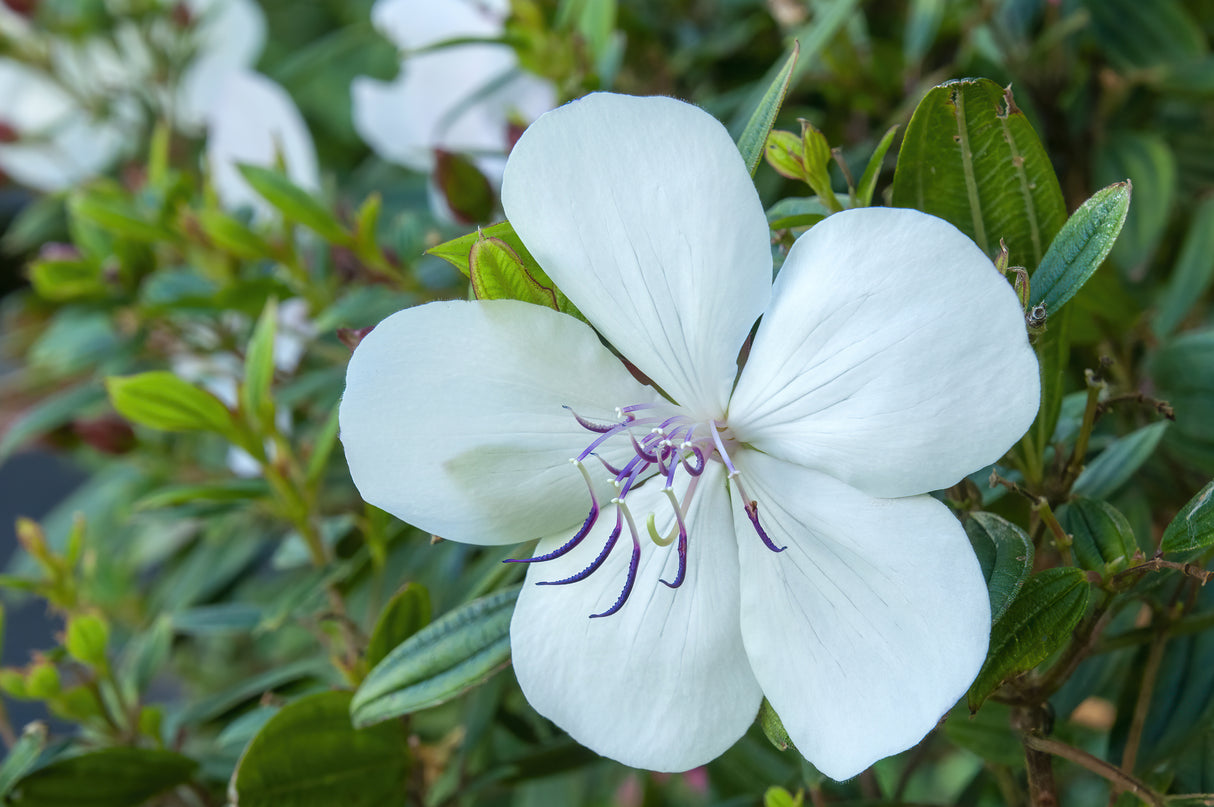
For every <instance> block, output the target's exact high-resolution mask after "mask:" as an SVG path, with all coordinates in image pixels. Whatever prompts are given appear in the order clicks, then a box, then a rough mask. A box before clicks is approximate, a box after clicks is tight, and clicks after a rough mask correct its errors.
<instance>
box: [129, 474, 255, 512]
mask: <svg viewBox="0 0 1214 807" xmlns="http://www.w3.org/2000/svg"><path fill="white" fill-rule="evenodd" d="M269 495H270V486H269V485H267V484H266V481H265V480H264V479H225V480H222V481H218V482H206V483H202V484H197V485H171V486H169V487H166V488H161V489H160V490H157V491H156V492H155V493H149V494H148V495H147V496H144V497H143V498H142V499H139V500H138V501H136V502H135V504H134V505H133V507H134V509H135V510H136V511H140V510H156V509H159V508H161V507H177V506H178V505H182V504H191V503H193V502H198V501H204V502H236V501H247V500H249V499H260V498H261V497H263V496H269Z"/></svg>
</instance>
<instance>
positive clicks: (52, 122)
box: [0, 59, 133, 192]
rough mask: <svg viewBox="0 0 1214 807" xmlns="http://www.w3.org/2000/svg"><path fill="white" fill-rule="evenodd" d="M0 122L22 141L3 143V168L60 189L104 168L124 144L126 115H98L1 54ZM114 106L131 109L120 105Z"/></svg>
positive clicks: (29, 182) (31, 183)
mask: <svg viewBox="0 0 1214 807" xmlns="http://www.w3.org/2000/svg"><path fill="white" fill-rule="evenodd" d="M0 98H4V99H5V100H4V108H3V109H0V122H3V123H5V124H7V125H8V126H11V127H12V128H13V129H15V130H16V131H17V133H18V134H19V135H20V136H21V138H22V139H23V142H17V143H4V144H0V171H3V172H4V173H5V174H7V175H8V176H9V177H11V178H12V179H13V180H15V181H16V182H19V183H21V184H22V185H26V186H28V187H31V188H35V189H37V190H41V191H48V192H49V191H57V190H62V189H63V188H67V187H70V186H72V185H75V184H76V183H78V182H80V181H82V180H85V179H88V178H90V177H92V176H95V175H97V174H100V173H102V172H103V171H105V170H106V169H107V168H109V167H110V166H111V165H112V164H113V163H114V162H115V161H116V160H117V158H118V157H119V156H120V155H121V154H122V153H123V152H124V151H125V150H126V148H127V146H128V144H129V142H130V138H131V133H132V131H133V128H132V129H128V128H126V125H127V124H128V123H131V122H130V121H128V120H125V119H123V118H122V117H120V116H119V117H116V118H115V119H112V120H104V121H102V120H94V119H93V118H92V117H91V116H90V115H89V114H88V112H87V111H86V110H84V109H83V108H81V107H79V106H78V105H76V104H75V102H74V101H73V100H72V99H71V98H70V97H69V96H68V95H67V94H66V93H65V92H64V91H63V90H62V89H61V88H60V87H59V86H58V85H56V84H55V83H54V82H52V81H50V80H49V79H48V78H46V77H45V76H44V75H42V74H41V73H39V72H36V71H34V70H31V69H30V68H28V67H26V66H25V65H22V64H19V63H17V62H14V61H11V60H8V59H0ZM115 112H116V113H118V112H128V113H129V112H130V110H129V108H125V107H122V105H116V106H115Z"/></svg>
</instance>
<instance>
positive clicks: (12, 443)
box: [0, 383, 105, 462]
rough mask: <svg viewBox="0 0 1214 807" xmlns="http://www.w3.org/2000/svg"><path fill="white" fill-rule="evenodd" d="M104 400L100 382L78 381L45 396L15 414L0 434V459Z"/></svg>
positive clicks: (0, 460) (5, 457) (2, 459)
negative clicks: (87, 382) (23, 410)
mask: <svg viewBox="0 0 1214 807" xmlns="http://www.w3.org/2000/svg"><path fill="white" fill-rule="evenodd" d="M104 400H105V391H104V390H103V389H102V387H101V385H100V384H97V383H89V384H81V385H80V386H79V387H72V388H70V389H65V390H63V391H62V392H57V393H55V394H54V395H48V396H46V397H45V398H43V399H42V400H40V401H39V402H38V403H37V404H35V405H34V406H33V407H32V408H30V409H28V410H26V411H25V412H23V413H22V414H21V415H20V416H18V417H17V418H16V419H15V420H14V421H13V422H12V423H11V424H10V425H9V427H8V428H7V429H6V430H5V432H4V436H3V437H0V462H4V460H5V459H7V458H8V457H10V456H12V453H13V452H14V451H16V450H17V449H19V448H21V447H22V446H23V445H25V444H26V443H28V442H29V441H30V440H33V439H35V438H37V437H40V436H42V435H44V434H46V433H47V432H50V431H53V430H55V429H57V428H59V427H60V426H63V425H64V424H67V423H71V422H72V421H73V420H75V419H76V418H78V417H80V416H81V415H83V414H84V413H86V412H87V411H89V410H90V409H92V408H93V407H94V406H96V405H97V404H99V403H101V402H102V401H104Z"/></svg>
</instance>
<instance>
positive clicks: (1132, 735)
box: [1109, 626, 1168, 804]
mask: <svg viewBox="0 0 1214 807" xmlns="http://www.w3.org/2000/svg"><path fill="white" fill-rule="evenodd" d="M1167 642H1168V631H1167V629H1166V626H1164V628H1163V629H1157V632H1156V634H1155V638H1154V639H1152V641H1151V647H1150V649H1149V650H1148V651H1147V662H1146V666H1145V667H1144V668H1143V670H1142V683H1141V685H1140V687H1139V690H1138V699H1137V700H1136V701H1135V703H1134V714H1133V716H1132V717H1131V718H1130V729H1129V732H1128V733H1127V734H1126V741H1125V750H1124V751H1123V752H1122V754H1121V770H1122V772H1123V773H1125V774H1126V775H1127V776H1129V775H1132V774H1133V773H1134V765H1135V763H1137V762H1138V749H1139V748H1140V747H1141V745H1142V730H1143V727H1144V726H1146V722H1147V711H1148V710H1149V709H1150V707H1151V696H1152V695H1153V694H1155V679H1156V678H1157V677H1158V675H1159V664H1160V662H1161V661H1163V649H1164V646H1165V645H1166V644H1167ZM1123 789H1124V788H1121V787H1119V786H1117V784H1116V783H1114V786H1113V792H1112V793H1111V794H1110V795H1109V804H1112V803H1114V802H1115V801H1116V800H1117V796H1118V795H1119V794H1120V793H1121V791H1122V790H1123Z"/></svg>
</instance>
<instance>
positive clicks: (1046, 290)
mask: <svg viewBox="0 0 1214 807" xmlns="http://www.w3.org/2000/svg"><path fill="white" fill-rule="evenodd" d="M1130 191H1131V186H1130V183H1129V182H1118V183H1116V184H1114V185H1110V186H1109V187H1107V188H1104V189H1102V190H1099V191H1097V192H1096V193H1095V194H1093V195H1092V198H1091V199H1088V200H1087V201H1086V202H1084V203H1083V204H1082V205H1081V206H1080V207H1079V209H1078V210H1076V211H1075V213H1074V214H1073V215H1072V216H1071V217H1070V218H1069V219H1067V222H1066V224H1064V225H1063V227H1062V230H1061V231H1060V232H1059V233H1058V235H1057V236H1055V238H1054V240H1053V242H1052V243H1051V244H1050V248H1049V250H1047V251H1046V253H1045V257H1044V258H1042V259H1041V265H1040V266H1039V267H1037V271H1036V272H1034V273H1033V276H1032V278H1031V283H1030V289H1031V291H1032V296H1031V297H1030V298H1029V304H1030V305H1038V304H1041V305H1044V306H1045V310H1046V313H1047V315H1048V314H1053V313H1054V312H1055V311H1057V310H1058V309H1060V308H1062V306H1063V305H1065V304H1066V303H1067V301H1069V300H1070V299H1071V298H1072V297H1074V296H1075V293H1076V292H1077V291H1079V289H1080V288H1082V287H1083V284H1084V283H1086V282H1087V281H1088V278H1090V277H1091V276H1092V274H1093V273H1094V272H1095V271H1096V270H1097V269H1099V268H1100V264H1102V263H1104V259H1105V258H1106V257H1108V254H1109V251H1110V250H1112V248H1113V243H1114V242H1115V241H1116V240H1117V234H1118V233H1120V232H1121V227H1122V225H1123V224H1125V219H1126V213H1127V212H1128V211H1129V209H1130Z"/></svg>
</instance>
